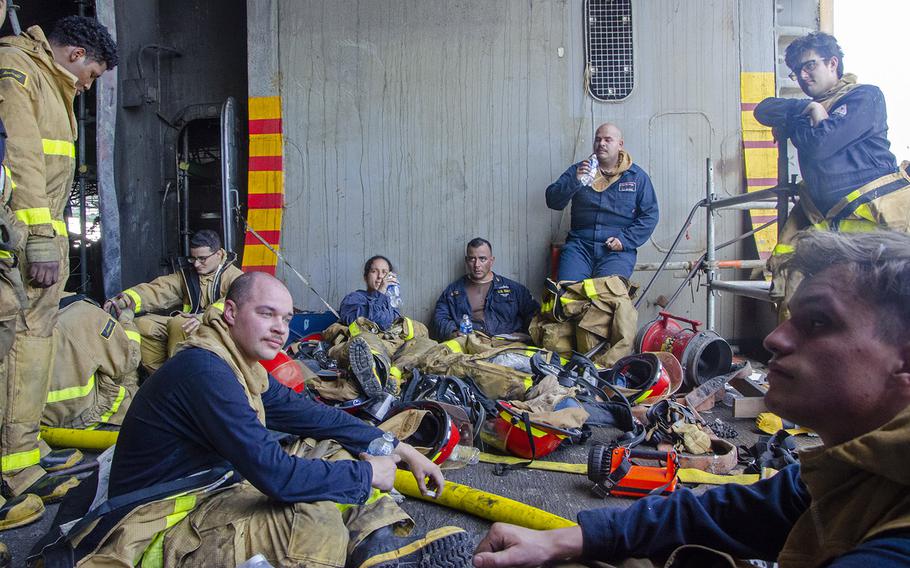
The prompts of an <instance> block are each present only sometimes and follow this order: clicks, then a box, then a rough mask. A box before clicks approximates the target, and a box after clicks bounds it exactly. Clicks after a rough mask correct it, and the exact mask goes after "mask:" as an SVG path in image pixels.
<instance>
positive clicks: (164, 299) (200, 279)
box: [123, 253, 243, 314]
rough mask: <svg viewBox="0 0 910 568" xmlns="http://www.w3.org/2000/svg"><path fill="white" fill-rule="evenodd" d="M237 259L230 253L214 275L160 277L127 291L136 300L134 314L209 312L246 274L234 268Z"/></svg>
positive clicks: (192, 273)
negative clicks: (211, 305)
mask: <svg viewBox="0 0 910 568" xmlns="http://www.w3.org/2000/svg"><path fill="white" fill-rule="evenodd" d="M236 258H237V255H236V254H234V253H228V254H226V255H225V260H224V262H222V263H221V265H220V266H219V267H218V268H217V269H216V270H215V271H214V272H212V273H211V274H206V275H204V276H199V275H198V273H197V272H196V270H195V269H194V268H193V267H192V266H189V267H186V268H184V269H183V270H179V271H177V272H174V273H173V274H167V275H165V276H159V277H158V278H155V279H154V280H152V281H151V282H146V283H144V284H137V285H136V286H133V287H132V288H128V289H126V290H124V291H123V293H124V294H126V295H127V296H129V297H130V298H132V300H133V304H134V311H135V312H136V313H137V314H138V313H141V312H172V311H175V310H179V311H181V312H184V313H188V314H198V313H202V312H204V311H205V308H207V307H208V306H209V305H210V304H212V303H213V302H215V301H217V300H218V299H219V298H223V297H224V295H225V294H227V290H228V288H230V286H231V283H232V282H233V281H234V280H236V279H237V277H238V276H240V275H241V274H243V272H242V271H241V270H240V269H239V268H237V267H236V266H234V265H233V262H234V260H235V259H236Z"/></svg>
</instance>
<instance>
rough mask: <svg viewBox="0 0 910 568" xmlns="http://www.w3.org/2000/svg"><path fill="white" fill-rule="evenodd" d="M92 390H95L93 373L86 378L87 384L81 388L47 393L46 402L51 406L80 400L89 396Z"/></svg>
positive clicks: (69, 388)
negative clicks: (76, 399) (65, 401)
mask: <svg viewBox="0 0 910 568" xmlns="http://www.w3.org/2000/svg"><path fill="white" fill-rule="evenodd" d="M93 388H95V373H92V376H91V377H89V378H88V383H87V384H85V385H83V386H78V387H68V388H65V389H60V390H55V391H47V402H48V404H51V403H54V402H63V401H64V400H72V399H74V398H82V397H84V396H88V395H89V394H91V392H92V389H93Z"/></svg>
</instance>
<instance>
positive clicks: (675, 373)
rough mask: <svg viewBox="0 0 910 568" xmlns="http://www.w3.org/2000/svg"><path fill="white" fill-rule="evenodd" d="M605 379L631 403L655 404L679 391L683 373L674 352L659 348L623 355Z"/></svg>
mask: <svg viewBox="0 0 910 568" xmlns="http://www.w3.org/2000/svg"><path fill="white" fill-rule="evenodd" d="M604 378H605V380H606V382H608V383H609V384H610V385H612V386H613V387H615V388H616V390H617V391H619V392H620V393H622V394H623V395H624V396H625V397H626V398H627V399H629V402H630V403H631V404H633V405H635V404H653V403H655V402H658V401H660V400H663V399H665V398H668V397H669V396H670V395H672V394H673V393H675V392H676V391H677V390H679V387H680V386H681V385H682V381H683V372H682V367H681V366H680V364H679V361H677V360H676V357H674V356H673V354H672V353H667V352H664V351H658V352H655V353H639V354H637V355H629V356H627V357H623V358H622V359H620V360H619V361H617V362H616V363H615V364H614V365H613V367H612V368H611V369H610V370H609V371H608V372H607V373H606V376H605V377H604Z"/></svg>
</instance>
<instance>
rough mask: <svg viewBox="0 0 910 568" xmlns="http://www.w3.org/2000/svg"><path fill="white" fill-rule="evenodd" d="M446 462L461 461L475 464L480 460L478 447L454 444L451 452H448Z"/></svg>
mask: <svg viewBox="0 0 910 568" xmlns="http://www.w3.org/2000/svg"><path fill="white" fill-rule="evenodd" d="M446 461H447V462H453V463H463V464H465V465H475V464H476V463H477V462H479V461H480V449H478V448H475V447H474V446H462V445H461V444H456V445H455V447H454V448H452V453H451V454H449V457H448V459H446Z"/></svg>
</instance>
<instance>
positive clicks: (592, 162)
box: [578, 154, 600, 185]
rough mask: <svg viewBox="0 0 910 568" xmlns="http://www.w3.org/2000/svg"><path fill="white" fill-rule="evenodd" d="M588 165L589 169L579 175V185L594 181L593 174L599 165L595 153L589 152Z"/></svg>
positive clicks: (589, 183)
mask: <svg viewBox="0 0 910 568" xmlns="http://www.w3.org/2000/svg"><path fill="white" fill-rule="evenodd" d="M588 167H589V168H591V171H590V172H588V173H586V174H585V175H583V176H581V179H580V180H578V181H579V182H580V183H581V185H591V184H592V183H594V174H596V173H597V168H598V167H600V163H599V162H598V161H597V155H596V154H591V157H590V158H588Z"/></svg>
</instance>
